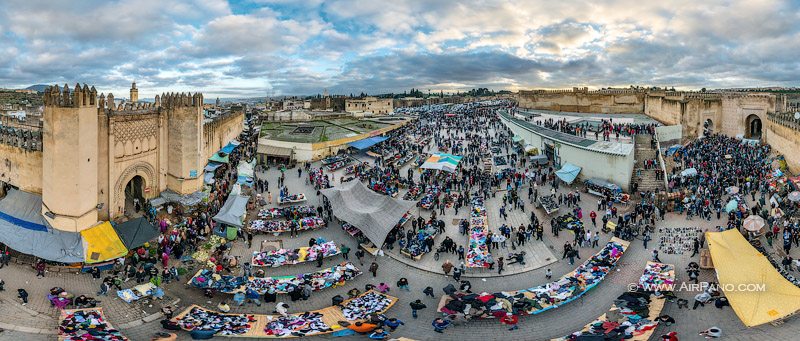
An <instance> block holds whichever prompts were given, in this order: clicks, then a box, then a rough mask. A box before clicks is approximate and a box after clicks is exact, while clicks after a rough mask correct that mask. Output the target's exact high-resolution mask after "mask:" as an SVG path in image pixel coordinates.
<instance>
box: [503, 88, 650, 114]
mask: <svg viewBox="0 0 800 341" xmlns="http://www.w3.org/2000/svg"><path fill="white" fill-rule="evenodd" d="M644 97H645V93H644V92H640V91H634V90H598V91H588V90H586V89H585V88H583V89H574V90H533V91H524V90H522V91H520V92H519V94H518V95H517V101H518V103H519V106H520V107H521V108H527V109H539V110H552V111H565V112H581V113H605V114H620V113H642V112H644V101H645V99H644Z"/></svg>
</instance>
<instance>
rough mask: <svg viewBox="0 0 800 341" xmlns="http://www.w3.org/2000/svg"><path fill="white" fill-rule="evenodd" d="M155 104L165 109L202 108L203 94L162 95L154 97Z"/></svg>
mask: <svg viewBox="0 0 800 341" xmlns="http://www.w3.org/2000/svg"><path fill="white" fill-rule="evenodd" d="M156 104H160V105H161V106H163V107H166V108H177V107H201V108H202V107H203V94H201V93H199V92H195V93H194V94H192V93H191V92H189V93H182V92H181V93H172V92H170V93H162V94H161V97H159V96H156Z"/></svg>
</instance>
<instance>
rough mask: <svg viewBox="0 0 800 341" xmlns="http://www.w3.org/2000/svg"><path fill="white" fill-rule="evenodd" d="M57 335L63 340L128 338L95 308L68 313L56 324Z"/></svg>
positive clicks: (119, 340) (107, 340)
mask: <svg viewBox="0 0 800 341" xmlns="http://www.w3.org/2000/svg"><path fill="white" fill-rule="evenodd" d="M58 334H59V336H62V337H64V340H69V341H79V340H80V341H83V340H104V341H123V340H128V338H126V337H124V336H122V334H121V333H120V332H119V330H116V329H114V328H113V327H111V325H110V324H108V322H106V320H105V317H104V316H103V314H102V313H100V312H99V311H97V310H78V311H75V312H74V313H72V314H68V315H67V316H65V317H64V319H63V320H61V323H60V324H59V326H58Z"/></svg>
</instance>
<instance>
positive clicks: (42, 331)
mask: <svg viewBox="0 0 800 341" xmlns="http://www.w3.org/2000/svg"><path fill="white" fill-rule="evenodd" d="M430 151H431V152H435V151H436V150H435V148H434V149H433V150H430ZM359 157H360V158H364V160H367V159H368V157H366V156H359ZM318 166H319V164H317V163H315V164H314V165H312V167H318ZM408 167H414V166H411V165H406V166H404V168H403V169H401V172H400V174H405V171H406V170H407V169H408ZM342 172H343V170H339V171H337V172H335V173H334V174H332V176H331V178H332V179H334V180H335V181H334V183H333V185H334V186H336V185H338V183H337V182H336V181H338V179H340V177H341V176H342V175H343V173H342ZM416 174H417V177H418V176H419V175H418V174H419V173H418V172H417V173H416ZM258 176H259V178H262V179H267V180H269V181H270V182H271V183H272V184H273V185H271V186H272V187H271V188H270V189H271V190H273V191H274V190H275V187H274V186H275V185H274V183H277V179H278V177H279V176H280V173H279V171H278V170H277V169H276V168H275V167H273V168H271V169H270V170H268V171H260V172H259V174H258ZM305 179H306V176H305V173H304V174H303V176H301V177H298V176H297V172H296V169H292V170H290V171H287V172H286V182H285V185H286V186H287V187H288V189H289V191H290V193H305V194H306V195H307V197H308V198H309V200H308V202H307V204H310V205H320V204H321V197H319V196H317V194H316V190H315V189H314V188H313V187H311V186H310V185H308V184H307V183H306V181H305ZM525 186H527V185H525ZM525 186H524V187H523V189H522V190H521V191H520V193H526V192H527V189H526V187H525ZM548 189H549V187H548ZM579 189H580V186H577V185H576V186H574V187H569V186H562V187H561V188H560V189H559V192H561V193H565V194H566V193H567V192H569V191H573V190H579ZM502 193H503V192H502V191H500V192H497V195H496V196H494V197H492V198H490V199H489V200H487V202H486V205H487V208H488V218H489V227H490V229H491V230H493V231H495V232H496V231H497V228H498V227H499V226H500V225H501V224H503V223H507V224H509V225H510V226H512V227H516V226H519V225H526V224H527V223H528V222H529V219H530V218H529V217H530V212H531V211H534V212H535V214H536V215H537V216H538V217H539V219H540V220H541V221H544V222H547V221H549V217H548V216H546V215H545V213H544V212H543V211H542V210H540V209H536V208H534V206H533V205H532V204H531V203H530V201H529V200H526V204H525V209H524V211H523V210H519V209H517V210H511V211H509V212H508V217H507V219H506V220H504V219H502V218H501V216H500V214H499V207H500V205H501V196H502ZM402 195H403V192H402V191H401V193H400V195H399V197H402ZM265 196H266V193H265ZM273 196H274V194H273ZM581 199H582V200H581V202H580V206H581V208H582V209H583V211H584V212H590V211H592V210H594V209H596V200H597V197H595V196H593V195H591V194H587V193H582V196H581ZM267 207H277V206H276V205H275V203H274V202H273V203H272V204H269V205H267ZM626 209H629V207H625V206H621V207H620V212H625V210H626ZM561 210H562V211H561V212H564V211H565V210H567V208H566V207H562V208H561ZM412 213H413V214H414V215H422V216H423V217H424V218H428V217H429V216H430V214H431V211H430V210H424V209H415V210H413V211H412ZM251 214H254V212H251ZM467 214H468V210H467V209H461V212H459V214H455V210H454V209H453V208H448V209H446V211H445V215H444V216H443V217H442V216H440V217H439V218H440V219H443V220H444V221H446V222H448V223H447V225H446V232H445V235H447V236H450V237H451V238H453V239H454V240H455V241H456V243H457V244H458V245H464V244H465V243H466V238H467V236H464V235H461V234H460V233H459V232H458V228H457V225H454V224H452V222H454V221H457V220H459V219H464V218H466V217H467V216H466V215H467ZM584 221H585V223H586V225H587V226H590V225H591V223H589V220H588V218H586V217H584ZM723 223H724V222H723V221H717V220H716V219H712V220H711V221H705V220H702V219H700V218H696V217H695V218H694V219H693V220H687V219H686V217H685V216H683V215H679V214H675V213H669V214H667V215H666V219H665V220H664V221H658V223H657V231H658V230H662V229H663V230H666V229H670V228H675V227H699V228H701V229H708V230H715V229H716V226H718V225H722V224H723ZM546 226H549V224H546ZM313 237H322V238H324V239H326V240H328V241H335V242H337V243H339V244H345V245H348V246H349V247H351V248H352V249H355V248H356V242H355V240H354V238H353V237H351V236H350V235H349V234H347V233H346V232H345V231H343V230H342V229H341V227H340V225H338V224H337V223H335V222H330V223H329V225H328V227H327V228H324V229H322V230H317V231H312V232H301V233H300V235H299V236H298V237H296V238H290V237H289V236H287V235H280V236H277V237H276V236H274V235H264V234H259V235H256V236H255V239H254V241H253V247H252V248H248V247H247V245H246V243H245V242H243V241H242V240H236V241H234V243H233V244H234V247H233V250H232V253H233V254H234V255H237V256H241V257H242V259H249V257H250V256H251V254H252V252H253V251H256V250H257V249H258V247H259V245H261V242H262V241H264V240H276V239H279V240H281V241H282V243H283V247H284V248H296V247H301V246H306V245H307V242H308V239H309V238H313ZM443 238H444V236H441V235H439V236H437V237H436V243H437V245H438V243H439V242H441V240H442V239H443ZM610 238H611V235H609V234H601V239H600V241H599V245H601V246H602V245H604V244H605V243H606V242H607V241H608V239H610ZM658 238H659V233H658V232H656V234H655V235H654V236H653V241H652V242H651V243H650V245H649V247H650V249H647V250H646V249H645V248H644V246H643V243H642V241H641V240H633V241H632V242H631V244H630V247H629V249H628V250H627V251H626V252H625V254H624V255H623V256H622V258H621V260H620V261H619V263H618V264H617V265H616V267H615V268H614V269H613V270H612V272H611V273H610V274H609V275H608V276H607V277H606V279H605V280H603V281H602V282H601V283H600V284H599V285H598V286H597V287H596V288H594V289H592V290H590V291H589V292H588V293H587V294H586V295H584V296H582V297H581V298H580V299H578V300H576V301H574V302H571V303H568V304H566V305H564V306H561V307H559V308H557V309H553V310H551V311H547V312H544V313H541V314H538V315H535V316H522V317H521V318H520V320H521V321H520V328H519V330H516V331H508V330H507V328H506V327H504V326H503V325H501V324H500V323H499V322H498V321H497V320H496V319H487V320H478V321H470V322H467V323H463V322H462V323H457V324H456V325H454V326H452V327H451V328H449V329H447V330H446V331H445V332H444V333H443V334H436V333H434V332H433V330H432V327H431V321H432V320H433V319H434V318H435V317H438V316H441V314H440V313H437V312H436V306H437V303H438V301H439V298H440V297H441V295H442V294H443V293H442V290H441V288H443V287H445V286H446V285H447V284H449V283H454V281H453V280H452V278H448V277H446V276H444V275H443V273H442V270H441V263H442V262H443V261H444V260H446V259H450V260H452V261H453V262H454V263H456V264H457V257H456V255H455V254H441V255H440V259H439V260H438V261H437V260H434V259H433V253H428V254H425V255H424V256H423V257H422V259H421V260H419V261H414V260H411V259H409V258H406V257H404V256H402V255H401V254H399V252H398V251H397V248H396V249H395V250H391V251H390V250H387V252H386V254H385V255H384V256H370V255H368V256H367V257H366V259H365V260H364V264H363V266H362V264H358V261H357V260H355V257H353V253H351V255H350V259H351V260H352V261H354V262H355V263H356V266H359V267H361V269H362V270H364V271H365V274H363V275H361V276H358V277H356V278H355V279H353V280H351V281H348V282H347V283H346V285H345V286H343V287H336V288H328V289H324V290H323V291H320V292H315V293H313V294H312V296H311V297H310V299H308V300H305V301H297V302H290V306H291V309H290V310H291V312H303V311H309V310H316V309H321V308H324V307H327V306H330V305H331V297H333V296H334V295H342V296H346V293H347V291H348V290H350V289H351V288H353V287H358V288H362V289H363V288H364V286H365V285H367V284H374V285H377V284H378V283H381V282H384V283H387V284H389V285H390V287H392V289H391V291H390V292H389V294H390V295H393V296H396V297H398V298H399V299H400V301H399V303H398V304H397V305H395V306H394V307H393V308H391V309H390V310H389V311H388V313H387V315H388V316H390V317H397V318H399V319H400V320H402V321H404V322H405V325H404V326H402V327H400V328H399V329H398V330H397V331H396V332H394V333H392V334H391V337H407V338H410V339H415V340H486V339H491V340H497V339H520V340H546V339H550V338H555V337H562V336H565V335H567V334H569V333H571V332H574V331H577V330H579V329H580V328H581V327H582V326H583V325H585V324H586V323H588V322H591V321H592V320H594V319H595V318H596V317H598V316H600V315H601V314H603V313H605V312H606V311H607V310H608V308H609V307H610V306H611V304H612V303H613V302H614V299H615V298H616V297H617V296H618V295H620V294H621V293H623V292H625V291H626V290H627V288H628V286H629V284H631V283H637V282H638V279H639V276H640V275H641V273H642V270H643V269H644V265H645V263H646V262H647V261H648V260H650V255H651V253H650V252H651V249H652V248H653V247H655V245H656V241H657V240H658ZM572 239H573V235H572V233H571V232H568V231H563V232H562V233H561V234H560V236H559V237H555V236H553V235H552V234H551V233H550V231H549V229H545V233H544V237H543V240H542V241H536V240H535V238H534V239H532V240H531V241H530V242H527V243H526V244H525V245H524V246H520V247H519V248H517V250H512V249H511V245H510V244H511V243H508V244H509V245H507V247H506V248H502V247H501V248H500V249H498V250H492V252H493V254H495V255H497V256H500V255H505V254H507V253H510V252H512V251H522V250H524V251H526V252H527V253H528V255H529V256H528V257H526V259H528V260H529V262H528V263H527V264H526V265H525V266H520V265H509V266H507V268H506V272H505V273H503V274H502V275H500V274H497V272H496V270H488V269H481V270H472V269H470V270H467V272H466V273H465V274H464V275H463V278H462V279H467V280H469V281H471V283H472V286H473V289H472V290H473V292H482V291H487V292H497V291H510V290H516V289H524V288H530V287H534V286H537V285H541V284H544V283H547V282H548V280H547V279H546V278H545V275H544V274H545V271H546V269H551V270H552V272H553V276H554V277H555V278H558V277H560V276H561V275H564V274H566V273H569V272H571V271H572V270H574V269H575V267H576V266H578V265H579V264H580V263H581V262H582V261H584V260H585V259H586V257H589V256H591V255H593V254H594V253H596V252H597V251H598V250H599V248H581V249H580V252H579V254H580V257H582V258H581V259H580V260H577V261H576V264H575V265H570V264H569V263H568V262H567V261H566V259H562V258H561V251H562V246H563V244H564V243H565V242H567V241H571V240H572ZM661 260H662V261H663V262H665V263H671V264H675V265H676V275H677V279H678V282H679V283H681V282H683V281H686V280H688V278H687V276H686V274H685V271H683V269H684V268H685V267H686V265H687V264H688V263H689V262H690V261H698V259H697V256H695V257H693V258H690V257H689V256H688V255H687V254H684V255H668V254H663V253H662V254H661ZM341 261H342V259H341V256H336V257H333V258H330V259H325V261H324V264H323V266H325V267H327V266H332V265H334V264H336V263H339V262H341ZM373 261H374V262H376V263H377V264H378V265H379V269H378V271H377V277H375V278H373V277H372V275H371V274H369V273H367V272H366V268H367V267H368V265H369V263H371V262H373ZM172 262H175V260H172ZM176 265H177V264H176ZM315 269H316V267H315V264H312V263H306V264H299V265H293V266H283V267H279V268H270V269H268V272H267V273H268V275H270V276H282V275H294V274H299V273H307V272H313V271H315ZM34 273H35V272H34V271H33V270H32V269H31V268H30V266H29V265H24V264H12V265H11V266H9V267H6V268H3V269H0V278H2V279H3V280H4V281H5V283H6V284H5V289H6V290H5V291H3V292H0V311H1V312H2V313H0V328H3V329H4V330H5V331H4V332H2V333H0V339H2V340H16V339H20V338H21V339H26V340H40V339H41V340H48V339H55V338H56V325H57V318H58V314H59V311H58V310H57V309H56V308H54V307H52V306H51V305H50V303H49V301H47V300H46V299H45V297H44V294H43V293H45V292H47V291H48V290H49V289H50V288H52V287H57V286H58V287H63V288H65V289H67V290H68V291H70V292H71V293H74V294H76V295H78V294H87V295H90V296H95V294H96V292H97V290H98V287H99V284H100V282H99V281H95V280H92V278H91V276H89V275H87V274H71V273H55V272H49V273H47V274H46V276H45V277H44V278H36V277H35V276H34ZM401 277H406V278H408V280H409V282H410V288H411V290H410V291H409V292H406V291H402V290H399V289H398V288H396V287H395V285H394V283H395V282H396V281H397V280H398V279H399V278H401ZM186 280H187V279H186V278H182V279H181V281H180V282H173V283H169V284H165V285H164V288H165V292H166V296H165V298H164V299H163V300H161V301H147V300H145V301H140V302H135V303H132V304H128V303H125V302H123V301H122V300H120V299H119V298H116V297H114V296H113V295H109V296H101V297H100V300H101V303H100V304H99V306H100V307H102V308H103V309H104V311H105V313H106V316H107V317H108V319H109V320H110V322H111V323H112V324H114V325H115V326H116V327H118V328H120V329H121V330H122V332H123V333H124V334H125V335H126V336H128V337H129V338H131V339H132V340H147V339H149V337H150V336H152V334H153V333H154V332H155V331H157V330H160V324H159V320H160V317H161V315H160V312H159V310H160V308H161V307H162V306H165V305H173V306H174V307H175V308H176V311H178V312H179V311H181V310H182V309H184V308H185V307H187V306H189V305H191V304H198V305H201V306H205V307H208V308H211V309H213V308H214V307H216V305H217V304H218V303H219V302H220V301H222V300H226V299H230V295H226V294H222V293H218V294H216V296H215V297H214V298H213V299H207V298H205V297H203V295H202V291H201V290H199V289H195V288H192V287H189V286H187V285H186V284H185V282H186ZM701 280H706V281H710V280H714V273H713V271H712V270H703V271H702V273H701ZM133 285H134V283H132V282H128V283H125V284H124V286H123V287H125V288H127V287H131V286H133ZM427 286H431V287H433V288H434V289H435V293H436V298H435V299H433V298H428V297H425V295H424V294H423V293H422V289H423V288H425V287H427ZM17 288H26V290H27V291H28V292H30V293H31V298H30V303H29V304H28V305H25V306H22V305H21V304H20V303H21V302H20V301H19V299H17V298H16V297H15V293H16V289H17ZM676 294H677V296H678V297H680V298H685V299H687V300H689V301H690V302H691V301H692V300H693V297H694V295H695V294H696V292H677V293H676ZM415 299H421V300H422V301H423V302H424V303H425V304H426V305H427V307H428V308H427V309H424V310H422V311H420V313H419V318H417V319H414V318H412V316H411V310H410V308H409V306H408V303H409V302H411V301H413V300H415ZM281 300H282V301H288V297H284V296H283V295H282V296H279V301H281ZM274 308H275V306H274V304H264V305H262V306H261V307H257V306H255V305H252V304H246V305H245V306H242V307H233V310H232V312H235V313H254V314H270V313H271V312H272V311H273V309H274ZM663 313H664V314H669V315H671V316H673V317H674V318H675V319H676V321H677V323H676V324H675V325H672V326H669V327H667V326H663V325H661V326H659V327H658V329H657V330H656V332H655V333H654V335H655V336H654V338H657V337H658V335H661V334H664V333H667V332H669V331H677V332H678V333H679V335H680V338H681V339H682V340H693V339H701V338H700V337H699V336H697V332H698V331H700V330H702V329H705V328H708V327H711V326H718V327H720V328H722V330H723V331H724V333H725V338H726V339H732V340H738V339H743V340H744V339H748V340H764V339H790V338H791V336H792V335H793V334H794V331H796V330H798V329H800V322H798V321H797V319H790V320H789V321H788V322H786V323H785V324H783V325H781V326H778V327H774V326H771V325H764V326H760V327H757V328H749V329H748V328H746V327H745V326H744V325H742V324H741V322H739V319H738V318H737V317H736V315H735V314H734V312H733V310H732V309H731V308H730V307H725V308H723V309H717V308H714V307H713V306H706V307H704V308H700V309H698V310H691V309H678V308H677V307H676V305H675V304H674V303H667V304H666V305H665V307H664V310H663ZM178 338H179V339H180V340H188V339H189V336H188V333H185V332H178ZM317 338H320V339H327V338H332V337H331V336H317ZM365 338H366V337H365V336H350V337H345V338H341V339H348V340H349V339H353V340H356V339H365Z"/></svg>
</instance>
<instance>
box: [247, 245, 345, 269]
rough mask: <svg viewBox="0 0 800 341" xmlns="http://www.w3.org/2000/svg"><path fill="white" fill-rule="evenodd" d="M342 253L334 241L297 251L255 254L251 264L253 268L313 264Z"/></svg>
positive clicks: (283, 250) (256, 252) (282, 250)
mask: <svg viewBox="0 0 800 341" xmlns="http://www.w3.org/2000/svg"><path fill="white" fill-rule="evenodd" d="M339 253H340V251H339V247H338V246H336V243H335V242H333V241H330V242H327V243H322V244H319V245H314V246H312V247H301V248H297V249H278V250H273V251H264V252H258V251H255V252H253V258H252V261H251V263H250V264H252V265H253V266H264V267H273V268H276V267H279V266H283V265H294V264H300V263H305V262H313V261H315V260H317V259H319V258H320V257H322V258H327V257H333V256H336V255H338V254H339Z"/></svg>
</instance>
